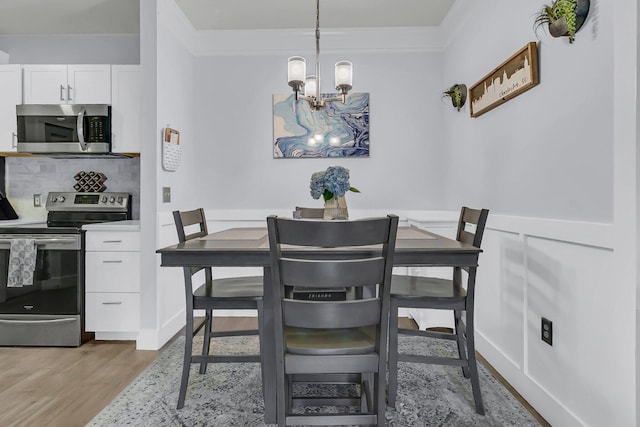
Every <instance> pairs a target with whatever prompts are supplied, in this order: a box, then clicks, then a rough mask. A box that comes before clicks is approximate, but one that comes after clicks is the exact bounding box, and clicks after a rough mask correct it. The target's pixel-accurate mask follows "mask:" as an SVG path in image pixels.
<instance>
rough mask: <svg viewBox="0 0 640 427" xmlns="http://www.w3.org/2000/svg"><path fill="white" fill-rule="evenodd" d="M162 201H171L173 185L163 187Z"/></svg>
mask: <svg viewBox="0 0 640 427" xmlns="http://www.w3.org/2000/svg"><path fill="white" fill-rule="evenodd" d="M162 203H171V187H162Z"/></svg>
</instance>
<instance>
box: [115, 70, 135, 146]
mask: <svg viewBox="0 0 640 427" xmlns="http://www.w3.org/2000/svg"><path fill="white" fill-rule="evenodd" d="M111 101H112V104H111V149H112V150H113V152H114V153H139V152H140V66H139V65H113V66H112V67H111Z"/></svg>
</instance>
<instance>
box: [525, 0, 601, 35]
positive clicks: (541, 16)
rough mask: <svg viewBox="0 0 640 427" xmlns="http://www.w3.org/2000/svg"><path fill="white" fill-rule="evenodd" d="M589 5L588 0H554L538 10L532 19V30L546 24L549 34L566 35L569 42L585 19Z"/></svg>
mask: <svg viewBox="0 0 640 427" xmlns="http://www.w3.org/2000/svg"><path fill="white" fill-rule="evenodd" d="M589 5H590V2H589V0H555V1H553V2H552V3H551V5H545V6H544V7H543V8H542V9H541V10H540V12H539V13H538V16H537V17H536V20H535V21H534V31H536V32H537V30H538V28H540V27H541V26H543V25H548V27H549V34H551V35H552V36H553V37H563V36H567V37H569V43H573V42H574V41H575V39H576V33H577V32H578V30H580V28H581V27H582V24H584V21H585V20H586V19H587V15H588V14H589Z"/></svg>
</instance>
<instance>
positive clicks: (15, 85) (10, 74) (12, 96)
mask: <svg viewBox="0 0 640 427" xmlns="http://www.w3.org/2000/svg"><path fill="white" fill-rule="evenodd" d="M18 104H22V71H21V69H20V65H19V64H9V65H0V151H1V152H11V151H17V149H16V144H17V142H18V141H17V138H18V136H17V120H16V105H18Z"/></svg>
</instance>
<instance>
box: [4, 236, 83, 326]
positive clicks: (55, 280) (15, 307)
mask: <svg viewBox="0 0 640 427" xmlns="http://www.w3.org/2000/svg"><path fill="white" fill-rule="evenodd" d="M0 261H1V262H0V313H2V314H78V313H79V312H80V309H79V304H78V295H79V288H80V285H81V277H82V274H81V271H82V270H81V269H82V258H81V256H80V252H79V251H73V250H56V249H51V250H49V249H41V248H38V251H37V257H36V264H35V270H34V274H33V284H32V285H23V286H22V287H8V286H7V275H8V266H9V249H0Z"/></svg>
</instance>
